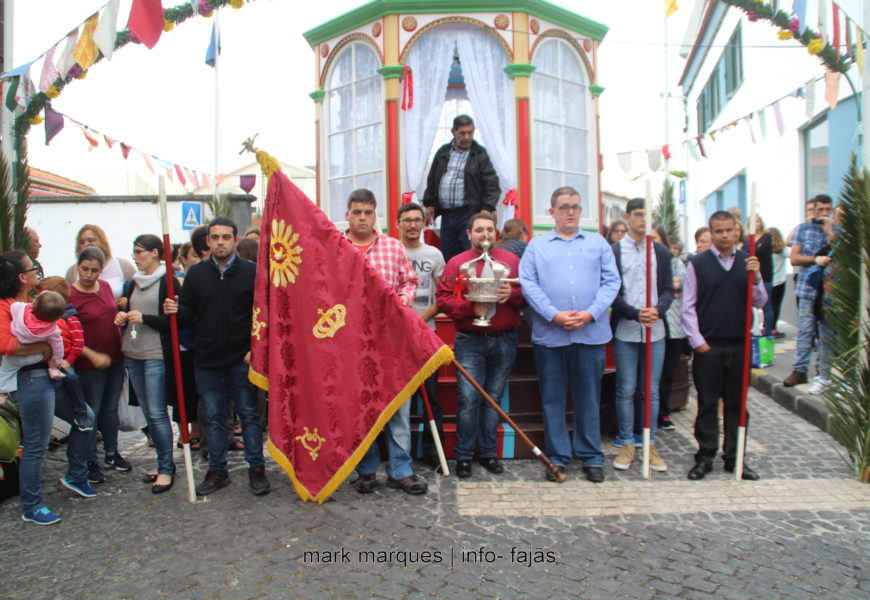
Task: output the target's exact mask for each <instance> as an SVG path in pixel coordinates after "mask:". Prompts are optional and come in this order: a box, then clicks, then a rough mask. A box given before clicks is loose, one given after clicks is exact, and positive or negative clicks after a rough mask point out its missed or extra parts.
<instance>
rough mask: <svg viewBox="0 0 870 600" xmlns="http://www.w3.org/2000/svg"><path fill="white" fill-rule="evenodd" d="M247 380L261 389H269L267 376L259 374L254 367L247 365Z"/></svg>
mask: <svg viewBox="0 0 870 600" xmlns="http://www.w3.org/2000/svg"><path fill="white" fill-rule="evenodd" d="M248 381H250V382H251V383H253V384H254V385H255V386H257V387H258V388H260V389H261V390H265V391H267V392H268V391H269V378H268V377H266V376H265V375H261V374H260V373H257V372H256V371H255V370H254V367H248Z"/></svg>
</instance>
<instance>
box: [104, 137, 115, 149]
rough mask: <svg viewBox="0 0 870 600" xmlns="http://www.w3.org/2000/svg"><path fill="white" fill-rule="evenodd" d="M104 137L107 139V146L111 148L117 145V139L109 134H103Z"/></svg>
mask: <svg viewBox="0 0 870 600" xmlns="http://www.w3.org/2000/svg"><path fill="white" fill-rule="evenodd" d="M103 139H104V140H105V141H106V146H108V147H109V148H111V147H112V146H114V145H115V140H113V139H112V138H110V137H109V136H107V135H103Z"/></svg>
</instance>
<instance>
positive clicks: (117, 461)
mask: <svg viewBox="0 0 870 600" xmlns="http://www.w3.org/2000/svg"><path fill="white" fill-rule="evenodd" d="M106 464H107V465H112V466H113V467H115V468H116V469H117V470H119V471H129V470H130V469H132V468H133V465H131V464H130V463H129V462H128V461H127V459H126V458H124V457H123V456H121V455H120V453H118V452H115V454H113V455H109V454H107V455H106Z"/></svg>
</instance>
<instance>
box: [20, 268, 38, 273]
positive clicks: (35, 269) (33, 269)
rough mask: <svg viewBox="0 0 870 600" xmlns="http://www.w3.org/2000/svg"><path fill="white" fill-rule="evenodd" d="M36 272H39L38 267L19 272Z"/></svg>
mask: <svg viewBox="0 0 870 600" xmlns="http://www.w3.org/2000/svg"><path fill="white" fill-rule="evenodd" d="M38 270H39V267H30V268H29V269H24V270H23V271H21V272H22V273H30V272H32V271H38Z"/></svg>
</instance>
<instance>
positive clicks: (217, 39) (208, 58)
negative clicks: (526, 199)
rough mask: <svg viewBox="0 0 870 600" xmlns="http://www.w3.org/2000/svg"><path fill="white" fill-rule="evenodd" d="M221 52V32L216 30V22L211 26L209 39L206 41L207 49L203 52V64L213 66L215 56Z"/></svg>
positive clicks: (215, 60)
mask: <svg viewBox="0 0 870 600" xmlns="http://www.w3.org/2000/svg"><path fill="white" fill-rule="evenodd" d="M220 53H221V34H220V31H218V28H217V23H213V24H212V26H211V39H210V40H209V42H208V50H206V53H205V64H207V65H208V66H210V67H214V64H215V62H217V58H218V56H219V55H220Z"/></svg>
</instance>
